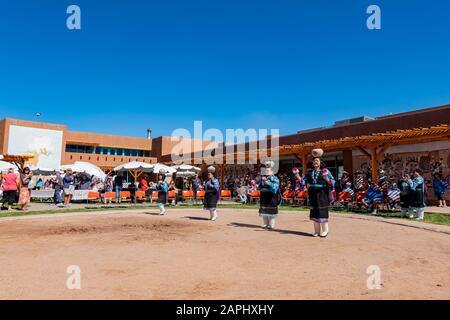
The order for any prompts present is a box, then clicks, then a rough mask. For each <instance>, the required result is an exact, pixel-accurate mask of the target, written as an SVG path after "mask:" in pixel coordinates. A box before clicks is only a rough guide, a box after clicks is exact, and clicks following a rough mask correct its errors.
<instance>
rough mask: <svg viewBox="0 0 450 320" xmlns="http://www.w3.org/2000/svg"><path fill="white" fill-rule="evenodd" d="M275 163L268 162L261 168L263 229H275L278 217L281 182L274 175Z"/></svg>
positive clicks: (260, 208) (260, 212)
mask: <svg viewBox="0 0 450 320" xmlns="http://www.w3.org/2000/svg"><path fill="white" fill-rule="evenodd" d="M274 165H275V164H274V162H273V161H267V162H266V163H265V164H264V166H263V167H262V168H261V175H262V178H261V181H260V182H259V184H258V190H260V199H259V216H260V217H261V218H262V219H263V226H262V227H263V228H267V229H273V228H275V219H276V218H277V216H278V205H279V204H280V199H281V194H280V180H279V179H278V178H277V177H276V176H275V175H274V174H273V167H274Z"/></svg>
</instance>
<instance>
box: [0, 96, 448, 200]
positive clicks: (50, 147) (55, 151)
mask: <svg viewBox="0 0 450 320" xmlns="http://www.w3.org/2000/svg"><path fill="white" fill-rule="evenodd" d="M182 144H183V145H184V146H188V145H190V148H187V149H189V150H192V153H191V156H190V159H191V163H193V164H196V165H200V164H201V163H198V162H195V160H197V158H198V154H199V152H200V154H201V151H205V149H210V148H213V149H214V148H216V147H217V145H215V144H213V143H211V141H196V140H193V139H185V141H184V142H183V143H182ZM177 145H178V146H180V143H179V141H176V140H173V139H172V138H171V137H167V136H162V137H158V138H155V139H152V138H151V137H149V136H148V137H146V138H137V137H124V136H114V135H107V134H97V133H86V132H76V131H70V130H68V129H67V127H66V125H63V124H48V123H40V122H33V121H22V120H14V119H4V120H1V121H0V154H3V155H4V154H12V155H20V154H33V155H34V156H35V157H34V159H33V163H30V165H32V166H35V167H41V168H56V167H58V166H59V165H64V164H72V163H74V162H75V161H87V162H91V163H94V164H96V165H98V166H100V167H101V168H102V169H104V170H105V171H109V170H111V169H112V168H114V167H116V166H117V165H119V164H122V163H126V162H130V161H142V162H147V163H155V162H164V163H168V164H169V163H171V162H172V160H173V159H172V153H174V152H175V153H176V152H177V151H176V150H177ZM247 145H248V144H247ZM279 146H280V157H279V168H280V169H279V172H280V173H289V172H290V171H291V169H292V167H293V166H296V167H298V168H300V169H301V170H303V164H304V163H305V164H307V163H308V155H309V153H310V150H311V148H313V147H316V146H319V147H323V148H324V149H325V152H326V153H325V156H324V161H325V163H326V165H327V167H328V169H330V171H331V172H332V173H333V175H334V176H335V178H336V179H339V178H340V177H341V175H342V173H343V172H344V171H347V172H348V173H350V175H353V176H355V175H358V174H363V175H370V174H371V173H372V175H373V174H378V172H380V175H385V176H388V178H389V179H390V180H395V179H397V178H399V177H401V176H402V175H404V174H409V173H411V172H412V170H414V168H417V167H419V168H420V169H422V170H423V172H424V177H425V179H426V181H427V185H428V186H429V187H430V188H429V191H430V192H429V198H430V197H431V198H432V197H433V195H432V187H431V185H432V175H433V173H435V172H439V173H441V174H442V176H443V177H444V178H447V179H449V180H450V171H449V164H450V105H445V106H440V107H434V108H426V109H421V110H416V111H411V112H404V113H398V114H393V115H388V116H382V117H377V118H369V117H366V116H362V117H359V118H354V119H348V120H342V121H336V122H335V123H334V124H333V125H332V126H329V127H323V128H315V129H308V130H303V131H299V132H297V133H295V134H291V135H286V136H281V137H279ZM183 148H185V147H183ZM185 149H186V148H185ZM207 151H209V152H210V150H207ZM224 151H225V150H224ZM223 153H225V152H223ZM220 169H221V170H220V173H221V175H222V177H221V178H222V179H221V180H222V183H223V182H224V181H225V182H226V181H227V180H230V179H234V178H236V177H240V176H242V175H243V174H246V173H249V172H251V171H252V170H254V169H255V166H254V165H248V164H247V165H224V166H221V168H220ZM377 178H378V177H377ZM447 198H448V199H450V195H449V192H447Z"/></svg>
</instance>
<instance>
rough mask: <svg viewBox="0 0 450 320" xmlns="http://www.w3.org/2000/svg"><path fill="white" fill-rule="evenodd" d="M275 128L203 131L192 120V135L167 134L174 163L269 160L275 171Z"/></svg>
mask: <svg viewBox="0 0 450 320" xmlns="http://www.w3.org/2000/svg"><path fill="white" fill-rule="evenodd" d="M279 136H280V130H279V129H256V128H248V129H246V130H244V129H242V128H237V129H226V130H225V131H224V132H223V131H221V130H219V129H217V128H209V129H206V130H204V128H203V123H202V121H194V128H193V132H191V131H190V130H188V129H186V128H178V129H176V130H174V131H173V132H172V134H171V142H172V143H174V144H173V147H172V150H171V160H172V161H173V162H174V163H193V164H202V163H206V164H207V165H212V164H258V163H264V162H265V161H273V162H274V167H273V171H274V173H276V172H278V162H279V152H278V147H279Z"/></svg>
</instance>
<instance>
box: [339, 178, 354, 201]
mask: <svg viewBox="0 0 450 320" xmlns="http://www.w3.org/2000/svg"><path fill="white" fill-rule="evenodd" d="M342 192H348V193H350V195H351V196H352V198H353V196H354V195H355V191H354V190H353V189H352V183H351V182H350V181H348V182H346V183H345V186H344V188H343V189H342Z"/></svg>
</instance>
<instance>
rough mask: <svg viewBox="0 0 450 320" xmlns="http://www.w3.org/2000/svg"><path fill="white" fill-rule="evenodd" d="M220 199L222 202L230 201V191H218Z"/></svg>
mask: <svg viewBox="0 0 450 320" xmlns="http://www.w3.org/2000/svg"><path fill="white" fill-rule="evenodd" d="M220 198H221V199H222V200H225V199H227V200H231V191H230V190H222V191H220Z"/></svg>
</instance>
